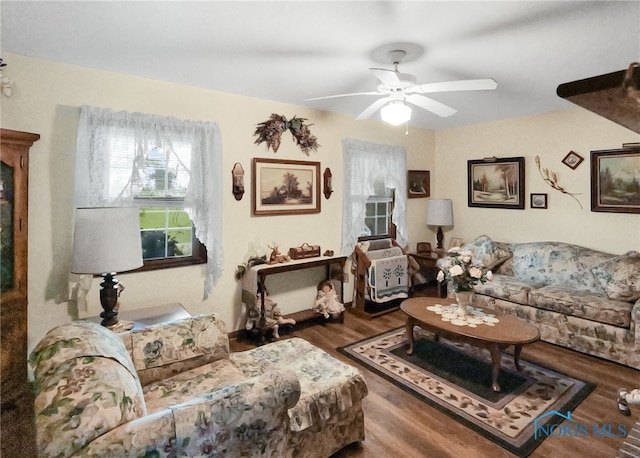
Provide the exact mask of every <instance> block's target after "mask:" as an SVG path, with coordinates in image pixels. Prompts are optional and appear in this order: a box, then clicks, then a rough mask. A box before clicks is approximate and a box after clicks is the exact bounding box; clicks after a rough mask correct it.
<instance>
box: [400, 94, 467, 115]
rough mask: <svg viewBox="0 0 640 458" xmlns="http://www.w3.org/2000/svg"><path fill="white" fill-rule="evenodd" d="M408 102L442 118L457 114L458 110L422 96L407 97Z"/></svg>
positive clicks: (411, 95)
mask: <svg viewBox="0 0 640 458" xmlns="http://www.w3.org/2000/svg"><path fill="white" fill-rule="evenodd" d="M406 101H407V102H409V103H412V104H414V105H417V106H419V107H420V108H424V109H425V110H428V111H430V112H432V113H435V114H437V115H438V116H440V117H442V118H446V117H448V116H451V115H454V114H456V113H457V110H454V109H453V108H451V107H450V106H447V105H445V104H444V103H440V102H437V101H435V100H433V99H430V98H428V97H425V96H424V95H420V94H410V95H407V96H406Z"/></svg>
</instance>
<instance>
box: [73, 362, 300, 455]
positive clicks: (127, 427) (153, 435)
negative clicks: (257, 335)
mask: <svg viewBox="0 0 640 458" xmlns="http://www.w3.org/2000/svg"><path fill="white" fill-rule="evenodd" d="M299 396H300V384H299V382H298V379H297V377H295V376H294V375H293V374H278V373H276V372H267V373H265V374H262V375H259V376H256V377H252V378H249V379H246V380H243V381H242V382H238V383H235V384H232V385H228V386H226V387H224V388H222V389H220V390H217V391H214V392H211V393H205V394H203V395H201V396H199V397H197V398H194V399H192V400H190V401H187V402H184V403H182V404H177V405H175V406H172V407H170V408H168V409H164V410H161V411H159V412H156V413H154V414H150V415H147V416H145V417H142V418H138V419H136V420H133V421H131V422H129V423H126V424H124V425H121V426H119V427H117V428H114V429H112V430H111V431H109V432H108V433H106V434H103V435H102V436H100V437H98V438H97V439H95V440H93V441H92V442H91V443H89V444H88V445H87V446H86V447H84V448H83V449H82V450H80V452H79V454H81V455H82V456H95V457H103V456H159V457H163V456H167V457H168V456H223V455H224V456H225V457H236V456H237V457H240V456H258V455H267V456H285V455H286V444H287V442H286V437H287V434H288V428H289V426H288V425H289V417H288V413H287V411H288V409H290V408H291V407H293V406H294V405H295V404H296V403H297V401H298V398H299ZM265 451H266V453H265Z"/></svg>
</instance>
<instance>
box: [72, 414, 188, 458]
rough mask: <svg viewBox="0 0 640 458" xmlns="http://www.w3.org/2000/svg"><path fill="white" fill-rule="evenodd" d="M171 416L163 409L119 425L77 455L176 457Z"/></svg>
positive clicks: (174, 433) (174, 430) (100, 457)
mask: <svg viewBox="0 0 640 458" xmlns="http://www.w3.org/2000/svg"><path fill="white" fill-rule="evenodd" d="M175 450H176V428H175V423H174V420H173V413H172V412H171V410H170V409H165V410H162V411H160V412H156V413H153V414H150V415H146V416H144V417H141V418H138V419H136V420H133V421H130V422H129V423H125V424H123V425H120V426H118V427H117V428H114V429H112V430H110V431H109V432H107V433H106V434H103V435H102V436H100V437H98V438H96V439H94V440H93V441H91V442H90V443H88V444H87V445H86V446H85V447H84V448H82V449H81V450H79V451H78V453H77V455H76V456H83V457H96V458H98V457H99V458H102V457H105V456H122V457H124V456H158V457H171V456H176V454H175Z"/></svg>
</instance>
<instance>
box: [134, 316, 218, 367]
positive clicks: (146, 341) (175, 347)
mask: <svg viewBox="0 0 640 458" xmlns="http://www.w3.org/2000/svg"><path fill="white" fill-rule="evenodd" d="M130 338H131V341H132V345H131V347H132V348H133V352H132V360H133V363H134V365H135V367H136V369H137V370H139V371H141V370H145V369H150V368H155V367H160V366H166V365H168V364H171V363H176V362H184V361H186V360H189V359H192V358H197V357H200V356H202V355H210V354H218V355H219V358H226V357H227V356H228V354H229V338H228V336H227V333H226V332H225V330H224V323H223V322H222V321H221V320H218V319H217V318H216V316H215V315H200V316H194V317H190V318H185V319H182V320H177V321H174V322H172V323H166V324H157V325H153V326H148V327H146V328H144V329H141V330H137V331H132V332H131V333H130Z"/></svg>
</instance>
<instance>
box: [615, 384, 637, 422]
mask: <svg viewBox="0 0 640 458" xmlns="http://www.w3.org/2000/svg"><path fill="white" fill-rule="evenodd" d="M629 404H640V389H638V388H636V389H634V390H631V391H627V390H626V389H625V388H620V390H618V410H619V411H620V413H621V414H622V415H626V416H629V415H631V409H629Z"/></svg>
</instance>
